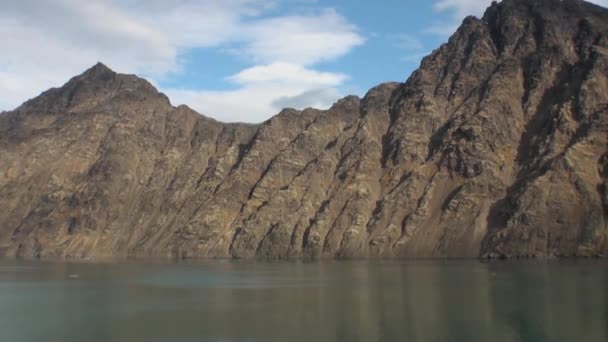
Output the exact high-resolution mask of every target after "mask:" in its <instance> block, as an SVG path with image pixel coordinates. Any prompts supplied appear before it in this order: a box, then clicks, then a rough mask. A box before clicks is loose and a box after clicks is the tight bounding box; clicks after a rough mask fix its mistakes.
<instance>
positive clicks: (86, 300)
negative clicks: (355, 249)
mask: <svg viewBox="0 0 608 342" xmlns="http://www.w3.org/2000/svg"><path fill="white" fill-rule="evenodd" d="M0 340H1V341H11V342H12V341H608V262H607V261H605V260H604V261H602V260H597V261H593V260H589V261H566V262H557V261H554V262H540V261H537V262H532V261H526V262H490V263H484V262H479V261H472V260H468V261H463V260H455V261H335V262H254V261H204V262H187V263H184V262H180V263H164V262H141V261H137V262H121V263H65V262H43V261H17V260H0Z"/></svg>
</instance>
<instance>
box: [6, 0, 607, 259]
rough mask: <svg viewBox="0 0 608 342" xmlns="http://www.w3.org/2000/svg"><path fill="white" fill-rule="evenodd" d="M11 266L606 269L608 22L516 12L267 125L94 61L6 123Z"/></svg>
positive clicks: (593, 15) (575, 13) (577, 9)
mask: <svg viewBox="0 0 608 342" xmlns="http://www.w3.org/2000/svg"><path fill="white" fill-rule="evenodd" d="M0 155H1V158H0V207H1V208H2V209H3V210H2V211H0V254H2V255H10V256H28V257H31V256H36V257H67V258H102V257H127V256H136V257H145V256H170V257H185V258H197V257H200V258H202V257H237V258H252V257H263V258H288V257H314V258H319V257H321V258H323V257H329V258H333V257H516V256H526V257H527V256H537V257H550V256H591V255H602V254H604V255H605V254H607V253H608V180H607V179H608V11H607V10H606V9H603V8H600V7H597V6H594V5H591V4H588V3H585V2H580V1H574V0H565V1H559V0H537V1H528V0H505V1H503V2H502V3H501V4H494V5H492V6H491V7H490V8H489V9H488V10H487V12H486V13H485V15H484V17H483V18H482V19H476V18H473V17H470V18H467V19H466V20H465V21H464V22H463V24H462V26H461V27H460V28H459V29H458V31H457V32H456V33H455V34H454V36H452V37H451V38H450V40H449V41H448V43H446V44H444V45H443V46H441V47H440V48H439V49H438V50H436V51H434V52H433V53H432V54H431V55H430V56H428V57H426V58H424V60H423V61H422V64H421V66H420V68H419V69H418V70H417V71H416V72H415V73H414V74H413V75H412V76H411V77H410V78H409V79H408V81H407V82H406V83H403V84H397V83H389V84H382V85H379V86H377V87H375V88H373V89H372V90H370V91H369V92H368V93H367V95H366V96H365V97H364V98H363V99H359V98H357V97H353V96H351V97H346V98H344V99H342V100H340V101H338V102H337V103H336V104H334V106H333V107H332V108H331V109H329V110H326V111H321V110H315V109H306V110H303V111H296V110H292V109H285V110H283V111H282V112H281V113H279V114H278V115H277V116H275V117H273V118H272V119H270V120H268V121H266V122H264V123H262V124H259V125H245V124H223V123H220V122H217V121H214V120H212V119H209V118H206V117H204V116H202V115H200V114H198V113H195V112H194V111H192V110H190V109H189V108H187V107H185V106H180V107H177V108H174V107H172V106H171V104H170V102H169V100H168V99H167V98H166V97H165V96H164V95H163V94H161V93H158V92H157V91H156V90H155V89H154V88H153V87H152V86H151V85H150V84H149V83H147V82H146V81H144V80H142V79H139V78H137V77H135V76H131V75H122V74H116V73H114V72H113V71H111V70H109V69H108V68H106V67H105V66H103V65H101V64H98V65H96V66H94V67H93V68H91V69H89V70H88V71H86V72H85V73H84V74H82V75H80V76H78V77H75V78H74V79H72V80H70V81H69V82H68V83H67V84H66V85H64V86H63V87H61V88H59V89H51V90H49V91H47V92H45V93H43V94H42V95H40V96H39V97H37V98H35V99H33V100H30V101H28V102H26V103H25V104H23V105H22V106H21V107H19V108H18V109H16V110H15V111H12V112H8V113H3V114H1V115H0Z"/></svg>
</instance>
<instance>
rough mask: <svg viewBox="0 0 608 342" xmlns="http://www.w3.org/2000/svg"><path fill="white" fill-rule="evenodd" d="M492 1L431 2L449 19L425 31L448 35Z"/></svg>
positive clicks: (607, 1) (604, 2)
mask: <svg viewBox="0 0 608 342" xmlns="http://www.w3.org/2000/svg"><path fill="white" fill-rule="evenodd" d="M492 1H493V0H437V1H435V3H434V4H433V9H434V10H435V11H437V12H448V13H449V14H450V15H451V21H449V22H443V23H434V24H432V25H431V26H430V27H429V28H428V29H427V30H426V31H427V32H429V33H434V34H438V35H440V36H449V35H451V34H452V33H454V31H456V29H457V28H458V26H459V25H460V23H461V22H462V20H463V19H464V18H465V17H467V16H469V15H474V16H476V17H481V16H482V15H483V13H484V12H485V9H486V8H488V7H489V6H490V5H491V4H492ZM530 1H534V0H530ZM587 1H589V2H591V3H595V4H597V5H600V6H603V7H608V0H587Z"/></svg>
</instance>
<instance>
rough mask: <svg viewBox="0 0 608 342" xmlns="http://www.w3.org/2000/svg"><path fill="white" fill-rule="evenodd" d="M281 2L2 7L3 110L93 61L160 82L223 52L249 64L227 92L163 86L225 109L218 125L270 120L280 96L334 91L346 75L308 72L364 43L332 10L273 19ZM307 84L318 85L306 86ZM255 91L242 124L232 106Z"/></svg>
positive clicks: (74, 1)
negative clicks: (206, 51)
mask: <svg viewBox="0 0 608 342" xmlns="http://www.w3.org/2000/svg"><path fill="white" fill-rule="evenodd" d="M278 4H279V1H278V0H224V1H214V0H198V1H195V0H171V1H165V0H146V1H144V0H121V1H119V0H88V1H79V0H55V1H44V2H41V1H35V0H22V1H2V2H0V41H2V46H3V49H4V51H10V53H4V54H0V92H1V93H2V94H3V96H2V97H0V109H11V108H13V107H15V106H17V105H18V104H19V103H21V102H23V101H24V100H26V99H27V98H30V97H33V96H35V95H37V94H38V93H39V92H41V91H43V90H45V89H46V88H49V87H51V86H57V85H60V84H62V83H63V82H65V81H66V80H67V79H68V78H69V77H71V76H73V75H75V74H77V73H79V72H81V71H83V70H84V69H86V68H87V67H89V66H91V65H93V64H94V63H95V62H97V61H103V62H104V63H106V64H108V65H109V66H110V67H112V68H114V69H115V70H117V71H120V72H128V73H137V74H141V75H144V76H147V77H150V78H152V79H153V81H154V80H156V83H159V82H158V81H162V79H163V78H164V77H165V76H166V75H168V74H170V73H175V72H180V71H183V68H184V65H183V63H182V61H181V56H182V55H183V54H184V53H185V52H187V51H189V50H190V49H194V48H217V49H220V50H226V49H229V50H230V51H232V52H233V53H236V54H239V55H240V56H241V57H242V58H245V59H246V60H248V61H249V63H250V64H251V65H252V66H253V67H251V68H248V69H247V70H243V71H241V72H240V73H237V74H236V75H233V76H232V77H230V78H229V79H230V80H231V81H232V82H233V84H234V87H235V90H233V91H229V92H213V91H206V90H205V89H161V90H165V91H166V92H168V93H169V94H172V95H174V98H173V99H172V100H173V102H176V103H180V102H185V103H186V104H189V105H192V106H193V107H194V108H195V109H198V110H205V111H206V110H214V111H215V110H219V109H222V110H221V112H219V113H222V114H225V115H224V116H222V115H219V114H215V113H214V112H207V114H209V115H212V116H216V117H217V118H219V119H233V120H244V121H255V120H259V119H258V118H263V117H264V116H266V117H267V116H269V115H272V114H273V111H274V110H275V107H274V106H273V105H272V103H274V102H276V100H279V99H282V98H284V97H285V96H297V95H298V94H303V93H306V92H310V91H312V90H317V89H319V90H323V89H325V90H326V93H335V94H337V93H338V92H337V87H339V86H340V84H341V83H342V82H343V81H344V80H345V79H346V77H345V75H342V74H337V73H320V72H318V71H315V70H314V65H315V64H317V63H319V62H323V61H327V60H334V59H337V58H340V57H342V56H344V55H345V54H347V53H348V52H349V51H351V50H352V49H353V48H354V47H356V46H358V45H361V44H363V43H364V38H363V36H362V35H361V34H360V33H359V32H358V30H357V28H356V27H355V26H354V25H353V24H351V23H350V22H348V20H347V19H346V18H344V17H343V16H341V15H340V14H339V13H337V12H336V11H335V10H332V9H322V8H318V9H316V10H313V11H310V12H307V13H305V14H302V15H289V16H281V15H276V14H275V15H273V13H276V11H275V9H276V8H277V6H278ZM227 58H229V56H227ZM272 72H275V73H276V74H274V75H272ZM255 76H264V77H267V78H268V79H267V80H261V79H254V77H255ZM271 76H272V77H271ZM248 77H249V79H248ZM306 77H308V78H309V79H311V78H315V77H320V78H321V81H318V82H316V83H315V82H309V81H310V80H306V79H305V78H306ZM160 83H161V84H162V82H160ZM253 94H256V96H257V98H258V99H266V100H264V101H255V102H256V105H255V106H253V107H251V106H250V107H251V108H249V110H248V111H247V113H248V114H247V115H245V114H243V117H241V114H240V112H238V110H241V109H242V108H240V107H239V106H235V105H234V104H235V103H241V102H242V99H243V98H244V97H243V96H251V95H253ZM211 95H213V96H216V95H217V98H211V97H212V96H211ZM336 96H337V95H336ZM257 102H260V103H259V104H258V103H257ZM279 102H280V101H279ZM250 105H251V104H250ZM237 107H238V108H237ZM249 114H251V115H249ZM253 118H255V119H253Z"/></svg>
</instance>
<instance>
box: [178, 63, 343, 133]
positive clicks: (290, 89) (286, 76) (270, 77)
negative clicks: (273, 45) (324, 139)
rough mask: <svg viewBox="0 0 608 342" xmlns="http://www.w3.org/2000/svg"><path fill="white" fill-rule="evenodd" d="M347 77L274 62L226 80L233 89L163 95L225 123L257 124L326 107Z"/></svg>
mask: <svg viewBox="0 0 608 342" xmlns="http://www.w3.org/2000/svg"><path fill="white" fill-rule="evenodd" d="M347 78H348V76H346V75H344V74H340V73H330V72H319V71H316V70H313V69H309V68H306V67H303V66H301V65H298V64H292V63H286V62H277V63H272V64H267V65H258V66H254V67H252V68H249V69H245V70H243V71H241V72H239V73H237V74H235V75H232V76H230V77H228V80H229V81H231V82H233V83H234V84H235V85H238V87H237V88H236V89H235V90H228V91H209V90H192V89H167V94H168V95H169V97H170V98H171V99H172V101H173V102H175V103H187V104H190V105H192V106H193V107H194V108H196V109H198V110H199V111H200V112H201V113H204V114H206V115H212V114H215V115H217V116H220V117H221V118H223V119H224V120H226V121H246V122H260V121H263V120H265V119H267V118H268V117H269V116H270V115H272V114H276V113H277V112H278V111H279V110H280V109H282V108H284V107H295V108H305V107H316V108H324V107H328V106H330V105H331V104H332V103H333V102H334V101H335V100H336V99H337V98H338V97H340V96H341V95H342V94H341V92H340V90H339V86H340V85H341V84H342V83H343V82H344V81H345V80H346V79H347ZM316 95H319V96H318V97H317V96H316Z"/></svg>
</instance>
